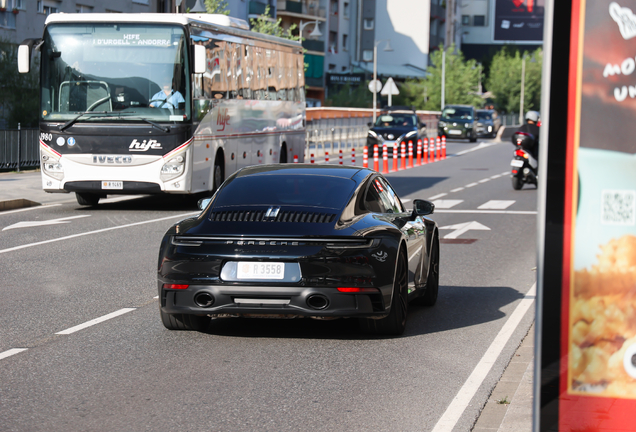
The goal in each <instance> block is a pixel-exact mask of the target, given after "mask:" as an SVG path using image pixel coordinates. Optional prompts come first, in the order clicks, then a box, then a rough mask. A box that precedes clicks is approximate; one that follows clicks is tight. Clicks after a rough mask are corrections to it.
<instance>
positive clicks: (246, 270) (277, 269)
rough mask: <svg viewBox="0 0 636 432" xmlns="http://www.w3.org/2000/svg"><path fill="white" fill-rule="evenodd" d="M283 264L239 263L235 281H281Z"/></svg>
mask: <svg viewBox="0 0 636 432" xmlns="http://www.w3.org/2000/svg"><path fill="white" fill-rule="evenodd" d="M284 277H285V263H281V262H254V261H251V262H250V261H239V262H238V264H237V266H236V278H237V279H265V280H267V279H272V280H276V279H283V278H284Z"/></svg>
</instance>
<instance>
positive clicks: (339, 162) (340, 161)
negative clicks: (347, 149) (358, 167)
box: [338, 149, 343, 165]
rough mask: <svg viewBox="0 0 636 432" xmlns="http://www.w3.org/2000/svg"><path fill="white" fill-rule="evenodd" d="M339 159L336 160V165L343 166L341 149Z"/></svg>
mask: <svg viewBox="0 0 636 432" xmlns="http://www.w3.org/2000/svg"><path fill="white" fill-rule="evenodd" d="M339 156H340V159H339V160H338V165H343V163H342V149H340V155H339Z"/></svg>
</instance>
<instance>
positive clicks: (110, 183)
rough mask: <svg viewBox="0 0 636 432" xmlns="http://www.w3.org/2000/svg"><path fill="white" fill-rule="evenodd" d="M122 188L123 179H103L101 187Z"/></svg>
mask: <svg viewBox="0 0 636 432" xmlns="http://www.w3.org/2000/svg"><path fill="white" fill-rule="evenodd" d="M123 188H124V182H123V181H103V182H102V189H115V190H122V189H123Z"/></svg>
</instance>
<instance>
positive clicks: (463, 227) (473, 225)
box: [439, 221, 490, 239]
mask: <svg viewBox="0 0 636 432" xmlns="http://www.w3.org/2000/svg"><path fill="white" fill-rule="evenodd" d="M439 229H441V230H454V231H453V232H452V233H450V234H446V235H445V236H444V238H445V239H456V238H457V237H459V236H460V235H462V234H464V233H465V232H467V231H470V230H479V231H490V228H488V227H487V226H485V225H482V224H480V223H479V222H477V221H472V222H464V223H460V224H455V225H448V226H444V227H440V228H439Z"/></svg>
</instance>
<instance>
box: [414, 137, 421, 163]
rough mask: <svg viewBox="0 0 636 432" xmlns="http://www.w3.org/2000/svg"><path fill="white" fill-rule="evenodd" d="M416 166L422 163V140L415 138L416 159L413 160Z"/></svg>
mask: <svg viewBox="0 0 636 432" xmlns="http://www.w3.org/2000/svg"><path fill="white" fill-rule="evenodd" d="M415 164H416V165H417V166H420V165H422V140H421V139H418V140H417V160H416V161H415Z"/></svg>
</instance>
